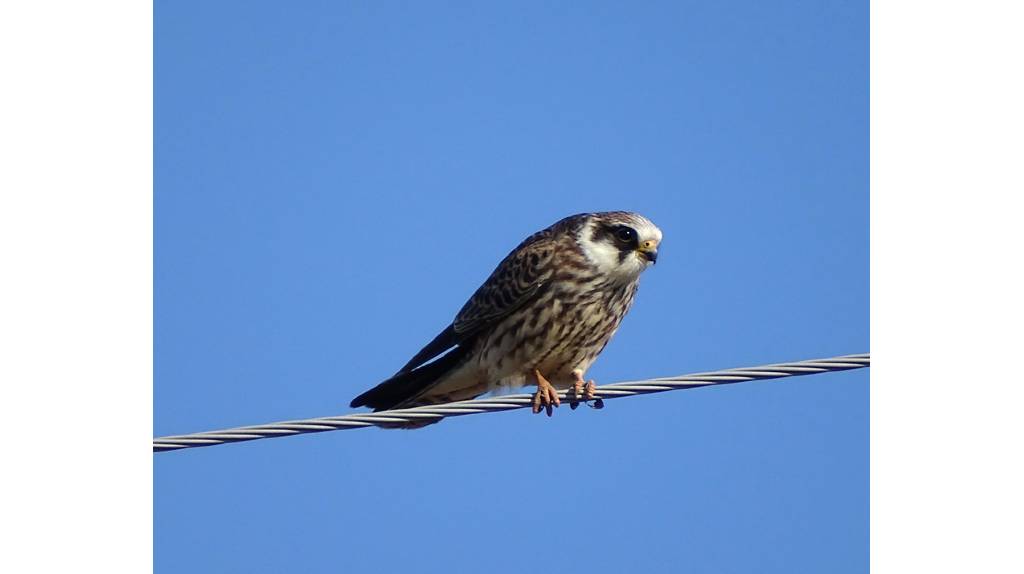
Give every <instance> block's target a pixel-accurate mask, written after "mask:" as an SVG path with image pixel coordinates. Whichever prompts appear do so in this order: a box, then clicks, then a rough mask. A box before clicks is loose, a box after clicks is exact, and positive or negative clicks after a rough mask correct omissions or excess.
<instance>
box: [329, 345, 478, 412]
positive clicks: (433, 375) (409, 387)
mask: <svg viewBox="0 0 1024 574" xmlns="http://www.w3.org/2000/svg"><path fill="white" fill-rule="evenodd" d="M466 352H467V347H456V348H455V349H452V350H451V351H450V352H449V353H448V354H447V355H445V356H443V357H441V358H440V359H438V360H436V361H434V362H432V363H428V364H426V365H423V366H422V367H419V368H418V369H413V370H411V371H407V372H404V373H401V372H400V373H398V374H397V375H395V376H393V377H391V378H390V379H388V380H386V381H384V382H382V383H381V384H379V385H377V386H376V387H373V388H372V389H370V390H368V391H366V392H365V393H363V394H361V395H359V396H358V397H356V398H354V399H352V403H351V405H349V406H351V407H352V408H355V407H370V408H372V409H373V410H375V411H384V410H388V409H391V408H394V407H395V406H396V405H398V404H401V403H402V402H403V401H405V400H407V399H410V398H412V397H414V396H416V395H418V394H419V393H420V392H421V391H423V390H424V389H426V388H427V387H429V386H430V385H432V384H434V383H435V382H437V380H438V379H440V378H441V377H442V376H444V375H445V374H446V373H447V372H448V371H450V370H452V369H453V368H455V367H456V366H458V364H459V362H461V361H462V359H463V358H464V357H465V355H466Z"/></svg>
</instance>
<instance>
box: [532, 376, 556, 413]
mask: <svg viewBox="0 0 1024 574" xmlns="http://www.w3.org/2000/svg"><path fill="white" fill-rule="evenodd" d="M533 376H534V377H536V379H537V392H536V393H534V394H533V412H534V414H536V413H539V412H540V409H541V408H542V407H543V408H544V410H545V412H547V415H548V416H551V412H552V407H557V406H558V405H560V404H562V401H560V400H559V399H558V391H556V390H555V387H553V386H551V383H549V382H548V380H547V379H545V378H544V375H542V374H540V371H538V370H537V369H534V370H533Z"/></svg>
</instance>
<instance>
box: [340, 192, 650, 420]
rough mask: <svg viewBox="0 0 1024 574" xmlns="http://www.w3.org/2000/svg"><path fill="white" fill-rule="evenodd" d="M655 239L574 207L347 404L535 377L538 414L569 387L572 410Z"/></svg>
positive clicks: (590, 385) (644, 229) (635, 218)
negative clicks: (394, 368)
mask: <svg viewBox="0 0 1024 574" xmlns="http://www.w3.org/2000/svg"><path fill="white" fill-rule="evenodd" d="M660 242H661V230H660V229H658V228H657V227H656V226H655V225H654V224H653V223H651V221H650V220H648V219H647V218H646V217H644V216H642V215H639V214H637V213H630V212H626V211H611V212H604V213H582V214H579V215H573V216H570V217H566V218H565V219H562V220H561V221H558V222H556V223H555V224H553V225H552V226H550V227H548V228H547V229H544V230H542V231H538V232H537V233H534V234H533V235H531V236H530V237H528V238H526V240H525V241H523V242H522V243H520V244H519V246H518V247H516V248H515V249H514V250H512V252H511V253H509V254H508V256H507V257H505V259H503V260H502V261H501V263H499V264H498V267H497V268H496V269H495V270H494V272H493V273H491V276H490V277H488V278H487V280H486V281H485V282H484V284H483V285H481V286H480V288H479V289H477V290H476V292H475V293H473V295H472V296H471V297H470V298H469V301H467V302H466V304H465V305H464V306H463V307H462V310H461V311H459V313H458V315H456V316H455V320H454V321H453V322H452V323H451V324H450V325H448V326H447V327H445V329H444V330H443V331H441V333H440V334H439V335H437V337H435V338H434V340H433V341H431V342H430V343H428V344H427V346H425V347H423V349H422V350H421V351H420V352H419V353H416V356H414V357H413V358H412V359H410V360H409V362H408V363H406V364H405V366H404V367H402V368H401V369H399V371H398V372H397V373H395V374H394V375H393V376H392V377H391V378H389V379H387V380H386V381H384V382H382V383H380V384H379V385H377V386H376V387H374V388H372V389H370V390H368V391H366V392H365V393H363V394H361V395H359V396H358V397H356V398H355V399H353V400H352V406H353V407H361V406H367V407H371V408H373V409H374V410H375V411H380V410H387V409H393V408H406V407H414V406H421V405H430V404H437V403H443V402H450V401H461V400H467V399H472V398H476V397H478V396H480V395H482V394H485V393H487V392H490V391H494V390H497V389H500V388H509V387H523V386H526V385H528V384H531V383H532V384H536V385H537V392H536V393H535V394H534V396H533V405H532V406H533V412H534V413H539V412H540V411H541V410H545V411H546V412H547V414H548V416H551V412H552V406H558V405H559V404H560V402H561V401H560V400H559V397H558V393H557V391H556V389H572V391H571V393H570V394H569V396H568V397H567V398H569V400H570V406H572V407H573V408H576V405H577V404H578V403H579V400H580V399H581V398H582V400H584V401H587V400H590V399H593V398H594V389H595V385H594V381H593V380H591V381H589V382H587V381H585V379H584V374H585V373H586V372H587V369H588V368H589V367H590V365H591V363H593V362H594V359H596V358H597V356H598V354H600V353H601V351H602V350H604V347H605V345H606V344H607V343H608V341H609V339H611V338H612V335H614V334H615V331H616V330H617V329H618V328H619V323H620V322H621V321H622V318H623V316H625V314H626V312H627V311H628V310H629V308H630V306H631V305H632V304H633V298H634V296H635V295H636V291H637V286H638V285H639V280H640V274H641V273H642V272H643V271H644V270H645V269H647V268H648V267H650V266H651V265H652V264H654V262H655V261H657V259H658V245H659V243H660ZM438 357H440V358H438ZM406 426H424V425H423V424H422V423H419V424H413V425H406Z"/></svg>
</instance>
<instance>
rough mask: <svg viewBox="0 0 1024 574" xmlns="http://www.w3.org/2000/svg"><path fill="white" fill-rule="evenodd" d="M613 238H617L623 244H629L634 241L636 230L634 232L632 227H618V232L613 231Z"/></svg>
mask: <svg viewBox="0 0 1024 574" xmlns="http://www.w3.org/2000/svg"><path fill="white" fill-rule="evenodd" d="M615 237H617V238H618V239H619V241H622V242H623V243H631V242H633V241H636V230H634V229H633V228H632V227H620V228H619V229H618V230H616V231H615Z"/></svg>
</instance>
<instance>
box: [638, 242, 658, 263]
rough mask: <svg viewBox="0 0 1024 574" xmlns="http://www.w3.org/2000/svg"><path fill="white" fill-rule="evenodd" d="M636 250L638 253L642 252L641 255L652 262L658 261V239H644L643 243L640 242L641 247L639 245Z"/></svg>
mask: <svg viewBox="0 0 1024 574" xmlns="http://www.w3.org/2000/svg"><path fill="white" fill-rule="evenodd" d="M636 251H637V253H639V254H640V256H641V257H643V258H644V259H646V260H648V261H650V262H651V263H657V262H658V242H657V241H654V240H650V241H644V242H643V243H641V244H640V247H638V248H637V250H636Z"/></svg>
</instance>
